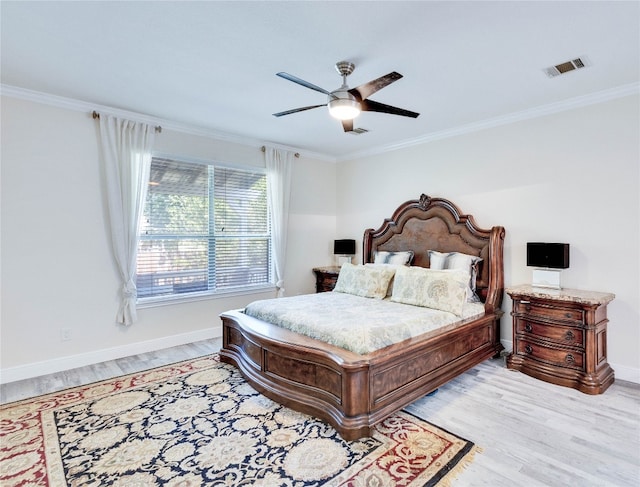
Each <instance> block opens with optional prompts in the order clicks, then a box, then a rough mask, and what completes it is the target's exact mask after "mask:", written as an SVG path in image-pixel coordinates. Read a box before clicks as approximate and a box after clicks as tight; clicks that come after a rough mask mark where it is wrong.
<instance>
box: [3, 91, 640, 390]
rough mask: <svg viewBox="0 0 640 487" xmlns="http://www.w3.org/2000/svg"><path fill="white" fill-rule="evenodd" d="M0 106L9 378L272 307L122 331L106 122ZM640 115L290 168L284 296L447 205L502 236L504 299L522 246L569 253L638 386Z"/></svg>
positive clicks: (592, 109)
mask: <svg viewBox="0 0 640 487" xmlns="http://www.w3.org/2000/svg"><path fill="white" fill-rule="evenodd" d="M1 101H2V111H1V112H2V113H1V115H2V119H1V122H2V126H1V129H2V132H1V135H2V144H1V164H2V168H1V170H2V173H1V185H2V186H1V207H0V209H1V220H0V223H1V225H2V227H1V242H0V243H1V245H0V251H1V252H2V260H1V265H2V268H1V286H2V288H1V298H2V299H1V310H0V319H1V321H0V333H1V345H0V347H1V348H0V370H1V372H2V375H1V376H0V380H1V381H3V382H6V381H9V380H16V379H19V378H23V377H29V376H33V375H36V374H40V373H45V372H52V371H55V370H63V369H65V368H70V367H73V366H77V365H83V364H86V363H93V362H96V361H99V360H105V359H109V358H115V357H117V356H125V355H128V354H131V353H138V352H141V351H146V350H151V349H154V348H160V347H162V346H170V345H173V344H177V343H185V342H188V341H191V340H193V339H198V338H205V337H208V336H219V335H220V322H219V319H218V314H219V313H220V312H222V311H225V310H228V309H231V308H236V307H241V306H244V305H245V304H246V303H247V302H248V301H250V300H253V299H258V298H261V297H270V296H271V295H272V294H270V293H263V294H262V295H248V296H239V297H235V298H227V299H211V300H206V301H198V302H192V303H184V304H175V305H171V306H163V307H156V308H145V309H141V310H140V311H139V321H138V322H137V323H136V324H134V325H133V326H131V327H129V328H124V327H120V326H118V325H116V324H115V319H114V318H115V312H116V309H117V299H116V297H117V290H118V280H117V275H116V271H115V268H114V265H113V262H112V257H111V252H110V249H109V243H108V242H109V237H108V232H107V228H106V224H105V207H104V204H103V194H102V189H101V183H100V176H99V166H98V148H97V124H96V123H95V122H94V121H93V120H92V119H91V117H90V115H89V113H88V112H87V113H85V112H79V111H76V110H68V109H63V108H58V107H54V106H49V105H45V104H41V103H35V102H31V101H25V100H20V99H15V98H10V97H2V100H1ZM638 110H639V100H638V97H637V96H632V97H626V98H622V99H619V100H615V101H610V102H606V103H601V104H598V105H592V106H589V107H585V108H581V109H576V110H573V111H568V112H564V113H559V114H556V115H550V116H546V117H542V118H537V119H532V120H528V121H523V122H518V123H514V124H510V125H505V126H502V127H497V128H493V129H487V130H483V131H478V132H475V133H470V134H467V135H464V136H458V137H452V138H449V139H443V140H439V141H435V142H431V143H428V144H424V145H421V146H416V147H411V148H407V149H403V150H398V151H394V152H389V153H385V154H380V155H378V156H375V157H367V158H362V159H358V160H353V161H348V162H341V163H338V164H337V165H334V164H331V163H328V162H326V161H318V160H312V159H308V158H305V157H304V155H303V156H302V157H301V158H300V159H295V166H294V173H293V188H292V199H291V216H290V221H289V224H290V231H289V243H288V245H289V246H288V254H287V272H286V278H285V288H286V294H287V295H294V294H301V293H306V292H313V289H314V278H313V274H312V272H311V268H312V267H314V266H318V265H328V264H331V263H332V259H333V256H332V255H331V250H332V249H331V244H332V241H333V239H334V238H356V239H358V241H359V242H361V238H362V233H363V231H364V229H366V228H370V227H374V228H377V227H378V226H379V225H380V224H381V223H382V219H383V218H385V217H390V216H391V213H392V212H393V210H395V208H396V207H397V206H398V205H399V204H400V203H402V202H404V201H406V200H409V199H415V198H417V197H418V196H419V195H420V194H421V193H427V194H430V195H432V196H442V197H445V198H448V199H451V200H452V201H454V202H455V203H457V204H458V205H459V207H460V208H461V210H462V211H463V212H466V213H471V214H473V215H474V216H475V218H476V221H477V223H478V224H479V225H480V226H492V225H496V224H497V225H504V226H505V227H506V229H507V236H506V241H505V278H506V284H507V286H509V285H514V284H519V283H525V282H530V279H531V271H530V269H529V268H527V267H526V265H525V244H526V242H527V241H533V240H546V241H566V242H569V243H570V244H571V268H570V269H568V270H566V271H563V276H562V278H563V284H564V285H565V286H567V287H574V288H580V289H590V290H598V291H607V292H613V293H615V294H616V295H617V297H616V299H615V300H614V301H613V302H612V303H611V304H610V306H609V319H610V326H609V362H610V363H611V364H612V366H613V368H614V369H616V376H617V377H618V378H625V379H627V380H634V381H636V382H640V358H639V357H640V326H639V325H640V304H639V301H640V282H639V281H640V277H639V276H640V261H639V256H638V254H639V248H640V201H639V196H638V195H639V192H640V174H639V164H640V155H639V150H640V149H639V147H640V140H639V135H638V134H639V132H640V127H639V120H638ZM156 148H157V150H160V151H163V152H167V153H174V154H184V155H187V156H191V157H195V158H201V159H213V160H220V161H226V162H230V163H237V164H253V165H262V162H261V161H262V153H261V152H260V151H259V150H258V147H252V146H249V145H240V144H233V143H230V142H223V141H219V140H214V139H211V138H207V137H203V136H195V135H187V134H185V133H181V132H172V131H170V130H165V131H163V133H162V134H160V135H159V136H158V138H157V145H156ZM336 215H338V216H336ZM358 251H360V245H358ZM360 258H361V256H358V261H359V260H360ZM504 303H505V304H504V309H505V310H506V311H507V316H505V318H504V319H503V323H502V333H501V336H502V340H503V341H504V342H505V343H507V344H508V343H509V342H510V340H511V325H510V319H509V317H508V312H510V310H511V302H510V300H509V299H508V297H505V300H504ZM62 328H68V329H69V330H71V335H72V339H71V340H70V341H64V342H63V341H61V339H60V330H61V329H62Z"/></svg>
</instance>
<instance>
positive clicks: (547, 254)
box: [527, 242, 569, 269]
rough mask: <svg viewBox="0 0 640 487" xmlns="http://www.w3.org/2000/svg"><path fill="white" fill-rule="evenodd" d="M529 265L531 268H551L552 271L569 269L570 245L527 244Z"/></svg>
mask: <svg viewBox="0 0 640 487" xmlns="http://www.w3.org/2000/svg"><path fill="white" fill-rule="evenodd" d="M527 265H528V266H531V267H549V268H551V269H568V268H569V244H568V243H545V242H527Z"/></svg>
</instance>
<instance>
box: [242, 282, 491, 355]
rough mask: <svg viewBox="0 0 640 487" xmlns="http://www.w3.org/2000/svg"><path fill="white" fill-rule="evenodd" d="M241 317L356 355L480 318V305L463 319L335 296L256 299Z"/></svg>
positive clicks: (468, 307)
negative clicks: (468, 319) (276, 326)
mask: <svg viewBox="0 0 640 487" xmlns="http://www.w3.org/2000/svg"><path fill="white" fill-rule="evenodd" d="M244 312H245V314H247V315H249V316H253V317H254V318H258V319H260V320H262V321H266V322H268V323H273V324H275V325H278V326H281V327H282V328H286V329H288V330H291V331H295V332H297V333H300V334H302V335H306V336H309V337H312V338H316V339H318V340H322V341H323V342H327V343H330V344H332V345H335V346H337V347H340V348H344V349H346V350H350V351H352V352H355V353H359V354H367V353H370V352H373V351H375V350H378V349H380V348H384V347H386V346H388V345H392V344H394V343H397V342H400V341H402V340H406V339H407V338H412V337H415V336H418V335H421V334H423V333H427V332H432V331H435V330H438V329H440V328H445V327H446V328H447V329H451V328H454V327H455V326H456V325H457V324H458V323H460V322H461V321H462V320H464V319H467V318H472V317H477V316H481V315H482V314H484V305H483V304H482V303H465V306H464V311H463V315H462V317H458V316H456V315H454V314H453V313H448V312H446V311H438V310H435V309H431V308H424V307H420V306H411V305H408V304H401V303H396V302H392V301H389V300H388V299H372V298H363V297H360V296H355V295H352V294H346V293H339V292H326V293H318V294H305V295H300V296H291V297H287V298H278V299H266V300H261V301H254V302H253V303H251V304H250V305H249V306H247V307H246V308H245V310H244Z"/></svg>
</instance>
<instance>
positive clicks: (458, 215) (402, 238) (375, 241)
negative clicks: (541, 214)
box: [362, 194, 505, 312]
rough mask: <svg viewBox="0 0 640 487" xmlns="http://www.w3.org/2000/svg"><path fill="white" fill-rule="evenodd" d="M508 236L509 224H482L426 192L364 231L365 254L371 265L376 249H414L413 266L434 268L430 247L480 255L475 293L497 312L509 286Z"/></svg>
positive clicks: (454, 206)
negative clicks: (505, 254) (505, 257)
mask: <svg viewBox="0 0 640 487" xmlns="http://www.w3.org/2000/svg"><path fill="white" fill-rule="evenodd" d="M504 235H505V230H504V227H501V226H495V227H492V228H491V229H490V230H485V229H482V228H479V227H478V226H476V224H475V221H474V219H473V217H472V216H471V215H464V214H462V212H461V211H460V210H459V209H458V207H457V206H456V205H454V204H453V203H452V202H450V201H448V200H445V199H442V198H431V197H429V196H427V195H425V194H423V195H421V196H420V199H419V200H410V201H407V202H405V203H403V204H402V205H400V206H399V207H398V209H397V210H396V211H395V212H394V213H393V216H391V218H387V219H385V220H384V222H383V223H382V225H381V226H380V228H378V229H377V230H374V229H372V228H370V229H368V230H365V232H364V240H363V254H362V258H363V262H364V263H365V264H366V263H369V262H373V259H374V253H375V252H376V251H377V250H387V251H396V252H397V251H404V250H412V251H413V253H414V258H413V262H412V265H415V266H420V267H429V250H436V251H438V252H462V253H464V254H469V255H475V256H479V257H481V258H482V261H481V262H480V263H479V264H478V276H477V279H476V292H477V294H478V296H479V297H480V299H481V300H482V301H483V302H484V303H485V309H486V310H487V311H490V312H493V311H496V310H498V309H499V308H500V305H501V304H502V295H503V291H504V263H503V255H502V254H503V247H504Z"/></svg>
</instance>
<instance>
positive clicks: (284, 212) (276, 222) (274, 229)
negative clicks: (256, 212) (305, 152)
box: [264, 147, 294, 297]
mask: <svg viewBox="0 0 640 487" xmlns="http://www.w3.org/2000/svg"><path fill="white" fill-rule="evenodd" d="M264 154H265V162H266V168H267V194H268V198H269V207H270V208H271V239H272V247H273V262H274V270H275V273H276V276H275V277H276V287H277V288H278V297H282V296H284V270H285V269H284V267H285V258H286V254H287V227H288V226H289V199H290V195H291V170H292V167H293V157H294V153H293V152H289V151H285V150H280V149H274V148H270V147H267V148H266V149H265V152H264Z"/></svg>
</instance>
